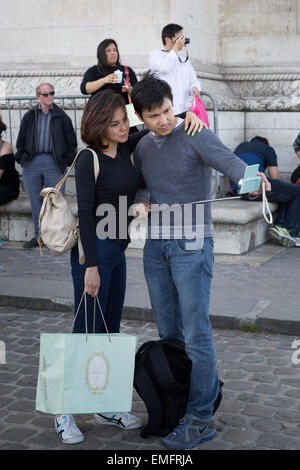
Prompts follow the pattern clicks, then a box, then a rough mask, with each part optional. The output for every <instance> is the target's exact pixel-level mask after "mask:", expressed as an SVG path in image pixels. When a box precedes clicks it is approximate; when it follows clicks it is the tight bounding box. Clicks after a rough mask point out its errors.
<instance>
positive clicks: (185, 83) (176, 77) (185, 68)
mask: <svg viewBox="0 0 300 470" xmlns="http://www.w3.org/2000/svg"><path fill="white" fill-rule="evenodd" d="M149 66H150V70H151V72H155V73H156V74H157V75H158V77H159V78H160V79H161V80H165V81H166V82H167V83H168V84H169V85H170V87H171V90H172V94H173V107H174V114H179V113H182V112H184V111H186V110H187V101H188V98H189V96H190V91H191V89H192V88H193V87H197V88H198V90H199V91H200V90H201V85H200V82H199V80H198V79H197V75H196V72H195V70H194V68H193V66H192V64H191V63H190V61H189V60H187V61H186V62H180V60H179V57H178V55H177V54H176V52H175V51H173V50H171V51H170V52H168V51H164V50H163V51H152V52H151V54H150V57H149Z"/></svg>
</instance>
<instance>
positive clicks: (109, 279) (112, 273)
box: [71, 238, 126, 333]
mask: <svg viewBox="0 0 300 470" xmlns="http://www.w3.org/2000/svg"><path fill="white" fill-rule="evenodd" d="M96 248H97V258H98V270H99V274H100V289H99V293H98V299H99V301H100V305H101V308H102V312H103V314H104V318H105V322H106V325H107V328H108V331H109V333H119V331H120V323H121V317H122V311H123V305H124V298H125V287H126V259H125V253H124V251H125V248H123V247H121V246H120V245H118V244H117V243H114V242H112V241H110V240H108V239H106V240H100V239H98V238H97V242H96ZM71 270H72V278H73V285H74V309H75V310H74V311H75V312H76V311H77V308H78V305H79V303H80V300H81V297H82V294H83V291H84V275H85V270H86V266H85V264H84V265H80V264H79V261H78V248H77V245H76V246H75V247H74V248H73V249H72V252H71ZM86 298H87V323H88V333H93V331H94V328H93V326H94V298H93V297H91V296H90V295H88V294H87V295H86ZM85 332H86V324H85V303H84V300H83V302H82V303H81V307H80V309H79V312H78V315H77V318H76V321H75V324H74V328H73V333H85ZM105 332H106V329H105V326H104V324H103V321H102V317H101V313H100V310H99V307H98V303H97V302H96V316H95V333H105Z"/></svg>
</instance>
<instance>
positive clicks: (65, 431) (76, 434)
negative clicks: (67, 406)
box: [54, 415, 84, 444]
mask: <svg viewBox="0 0 300 470" xmlns="http://www.w3.org/2000/svg"><path fill="white" fill-rule="evenodd" d="M54 420H55V428H56V432H57V433H58V434H59V435H60V438H61V440H62V442H64V443H65V444H79V442H82V441H84V436H83V434H82V432H81V431H80V429H79V428H78V427H77V425H76V423H75V420H74V418H73V416H72V415H62V416H55V418H54Z"/></svg>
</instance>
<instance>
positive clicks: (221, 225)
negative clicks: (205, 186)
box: [0, 193, 277, 255]
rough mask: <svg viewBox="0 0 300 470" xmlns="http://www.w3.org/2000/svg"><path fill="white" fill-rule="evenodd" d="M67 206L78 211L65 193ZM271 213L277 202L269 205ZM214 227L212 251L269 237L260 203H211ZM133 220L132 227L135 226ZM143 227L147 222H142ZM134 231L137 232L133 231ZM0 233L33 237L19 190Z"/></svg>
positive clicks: (240, 248) (237, 250)
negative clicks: (213, 246)
mask: <svg viewBox="0 0 300 470" xmlns="http://www.w3.org/2000/svg"><path fill="white" fill-rule="evenodd" d="M67 199H68V201H69V204H70V207H71V209H72V211H73V212H74V214H77V202H76V198H75V197H73V196H67ZM270 209H271V211H272V212H273V213H274V212H275V211H276V209H277V205H276V204H270ZM212 217H213V223H214V227H215V253H218V254H232V255H240V254H243V253H247V252H249V251H251V250H253V249H254V248H256V247H258V246H260V245H262V244H264V243H265V242H266V241H267V240H268V230H269V227H270V226H269V225H268V224H267V223H266V221H265V220H264V218H263V215H262V203H261V202H250V201H241V200H239V199H236V200H228V201H220V202H216V203H213V204H212ZM136 224H137V223H136V222H135V221H134V222H133V228H132V230H133V229H134V228H136ZM141 228H142V229H145V228H146V222H142V223H141ZM135 232H136V231H135ZM0 233H1V236H2V237H3V239H4V240H10V241H16V242H17V241H27V240H30V239H31V238H32V237H33V236H34V227H33V222H32V218H31V208H30V203H29V200H28V198H27V197H26V195H25V194H24V193H22V194H21V195H20V196H19V198H18V199H16V200H14V201H12V202H10V203H9V204H6V205H4V206H0ZM144 243H145V239H144V238H139V239H135V240H134V241H132V243H131V244H130V245H129V248H143V246H144Z"/></svg>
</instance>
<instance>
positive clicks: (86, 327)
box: [70, 291, 111, 343]
mask: <svg viewBox="0 0 300 470" xmlns="http://www.w3.org/2000/svg"><path fill="white" fill-rule="evenodd" d="M83 299H84V317H85V334H86V341H87V339H88V324H87V301H86V292H85V291H84V292H83V294H82V296H81V299H80V302H79V305H78V307H77V310H76V313H75V317H74V320H73V323H72V325H71V328H70V332H72V330H73V327H74V324H75V321H76V318H77V315H78V313H79V310H80V307H81V304H82V301H83ZM96 300H97V303H98V306H99V310H100V314H101V317H102V320H103V323H104V326H105V329H106V334H107V336H108V339H109V342H110V343H111V339H110V335H109V332H108V328H107V325H106V321H105V318H104V315H103V311H102V308H101V305H100V301H99V299H98V296H97V297H94V317H93V333H95V326H96Z"/></svg>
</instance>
